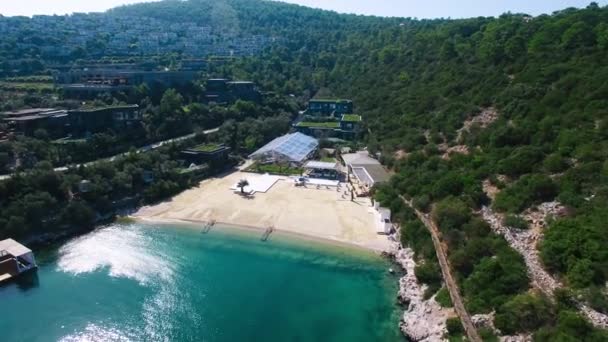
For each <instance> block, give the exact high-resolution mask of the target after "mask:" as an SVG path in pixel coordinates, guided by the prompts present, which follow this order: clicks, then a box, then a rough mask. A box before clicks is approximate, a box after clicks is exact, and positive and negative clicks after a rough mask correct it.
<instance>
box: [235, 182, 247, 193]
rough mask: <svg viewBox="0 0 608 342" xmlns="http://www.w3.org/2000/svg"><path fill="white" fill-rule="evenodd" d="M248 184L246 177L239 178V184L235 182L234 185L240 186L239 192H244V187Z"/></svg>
mask: <svg viewBox="0 0 608 342" xmlns="http://www.w3.org/2000/svg"><path fill="white" fill-rule="evenodd" d="M248 185H249V181H247V180H246V179H241V180H240V181H239V184H237V185H236V186H238V187H239V188H241V193H242V194H244V193H245V187H246V186H248Z"/></svg>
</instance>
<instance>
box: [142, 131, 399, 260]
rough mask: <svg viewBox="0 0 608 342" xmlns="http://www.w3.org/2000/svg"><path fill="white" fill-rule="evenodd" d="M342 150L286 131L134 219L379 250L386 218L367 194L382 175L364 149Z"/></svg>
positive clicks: (383, 246)
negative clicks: (236, 165) (230, 166)
mask: <svg viewBox="0 0 608 342" xmlns="http://www.w3.org/2000/svg"><path fill="white" fill-rule="evenodd" d="M349 150H350V149H348V148H344V149H343V150H337V149H320V148H319V141H318V140H317V139H316V138H313V137H311V136H308V135H305V134H303V133H300V132H295V133H290V134H286V135H284V136H281V137H278V138H276V139H274V140H272V141H271V142H269V143H268V144H266V145H265V146H263V147H262V148H260V149H259V150H257V151H255V152H254V153H252V154H250V155H249V158H248V160H247V161H246V162H245V163H244V164H243V165H241V166H240V167H239V168H238V170H234V171H230V172H228V173H225V174H222V175H219V176H216V177H214V178H211V179H207V180H204V181H202V182H201V183H200V184H199V185H198V186H197V187H195V188H193V189H190V190H187V191H185V192H183V193H181V194H180V195H178V196H176V197H174V198H173V199H172V200H170V201H167V202H163V203H161V204H158V205H154V206H149V207H144V208H142V209H141V210H139V211H138V212H137V213H136V214H135V215H134V216H135V217H136V218H139V219H144V220H151V221H164V222H176V221H178V222H189V223H195V224H200V225H201V227H204V226H205V225H208V224H209V223H214V224H216V223H217V224H218V226H220V225H222V224H224V225H228V226H233V227H242V228H251V229H260V230H261V231H265V232H269V230H270V231H272V230H277V231H281V232H286V233H291V234H296V235H299V236H302V237H309V238H313V239H314V238H316V239H324V240H330V241H334V242H340V243H347V244H352V245H357V246H360V247H364V248H367V249H372V250H376V251H386V250H388V249H389V246H390V240H389V239H390V238H389V235H390V234H391V233H392V231H393V229H394V228H393V225H392V223H391V221H390V216H391V213H390V210H389V209H386V208H381V207H379V206H378V205H377V203H376V204H375V205H374V203H373V200H372V199H371V198H370V191H371V189H372V187H373V186H374V185H376V184H379V183H383V182H386V181H387V180H388V179H389V174H388V173H387V171H386V170H385V169H384V168H383V167H382V166H381V165H380V162H379V161H378V160H377V159H375V158H373V156H370V155H369V154H368V152H367V151H364V150H363V151H358V152H354V153H350V151H349ZM343 152H344V153H343ZM321 155H323V157H322V158H321Z"/></svg>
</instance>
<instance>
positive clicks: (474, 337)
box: [399, 195, 482, 342]
mask: <svg viewBox="0 0 608 342" xmlns="http://www.w3.org/2000/svg"><path fill="white" fill-rule="evenodd" d="M399 197H400V198H401V200H402V201H403V203H405V204H406V205H408V206H409V207H410V208H412V209H413V210H414V212H415V213H416V216H418V219H420V221H422V223H423V224H424V225H425V226H426V228H427V229H428V231H429V232H430V233H431V237H432V239H433V245H434V246H435V253H436V254H437V259H438V260H439V266H440V267H441V274H442V275H443V279H444V281H445V285H446V287H447V289H448V292H449V293H450V298H451V299H452V303H453V304H454V310H455V311H456V314H458V316H459V317H460V321H461V322H462V326H463V328H464V331H465V333H466V335H467V337H468V339H469V341H472V342H481V341H482V339H481V337H480V336H479V333H478V332H477V329H476V328H475V325H474V324H473V320H471V316H470V315H469V313H468V311H467V310H466V308H465V307H464V301H463V300H462V296H461V295H460V289H459V288H458V283H456V281H455V280H454V277H453V276H452V270H451V268H450V263H449V262H448V257H447V246H444V244H443V243H442V242H441V232H440V231H439V227H437V224H436V223H435V222H434V221H433V220H432V219H431V218H430V217H429V216H428V215H427V214H424V213H423V212H421V211H420V210H418V209H416V208H414V206H413V205H412V202H411V201H408V200H406V199H405V197H403V196H401V195H400V196H399Z"/></svg>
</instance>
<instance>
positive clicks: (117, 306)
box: [0, 224, 402, 341]
mask: <svg viewBox="0 0 608 342" xmlns="http://www.w3.org/2000/svg"><path fill="white" fill-rule="evenodd" d="M260 235H261V233H260V232H243V231H232V230H231V231H226V230H225V229H221V228H216V229H214V230H212V231H211V232H210V233H208V234H202V233H201V232H200V231H198V230H196V229H191V228H186V227H181V226H172V227H168V226H166V225H164V226H161V225H150V224H145V225H144V224H127V225H113V226H110V227H107V228H103V229H99V230H97V231H95V232H93V233H91V234H88V235H86V236H83V237H80V238H77V239H74V240H71V241H69V242H67V243H66V244H64V245H62V246H60V247H59V248H56V249H50V250H47V251H40V252H38V261H39V264H40V269H39V270H38V272H37V277H35V279H32V281H31V282H27V281H22V282H20V283H13V284H10V285H5V286H3V287H0V307H1V308H2V309H3V312H5V314H4V315H3V318H2V319H1V320H0V332H1V334H2V335H1V337H0V340H2V341H400V340H402V339H401V337H400V335H399V331H398V327H397V323H398V320H399V309H398V308H397V307H396V306H395V303H394V302H395V301H394V298H395V294H396V292H397V279H396V278H395V277H393V276H390V275H388V274H387V271H386V270H387V268H388V267H390V265H389V264H388V262H387V261H385V260H383V259H381V258H380V257H378V256H376V255H373V254H371V253H368V252H366V251H360V250H355V249H349V248H344V247H337V246H330V245H324V244H321V243H318V242H310V241H304V240H294V239H293V238H289V237H283V236H280V235H276V234H273V236H271V239H270V241H268V242H265V243H264V242H261V241H260V240H259V237H260ZM6 313H10V314H6Z"/></svg>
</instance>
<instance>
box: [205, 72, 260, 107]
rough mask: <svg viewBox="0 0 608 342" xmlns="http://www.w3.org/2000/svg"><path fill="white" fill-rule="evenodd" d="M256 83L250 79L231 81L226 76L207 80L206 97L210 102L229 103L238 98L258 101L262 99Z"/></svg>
mask: <svg viewBox="0 0 608 342" xmlns="http://www.w3.org/2000/svg"><path fill="white" fill-rule="evenodd" d="M261 96H262V95H261V94H260V92H259V91H258V90H257V89H256V86H255V83H253V82H250V81H230V80H228V79H225V78H212V79H209V80H207V83H206V89H205V99H206V100H207V101H208V102H215V103H228V102H234V101H236V100H244V101H252V102H257V101H259V100H260V99H261Z"/></svg>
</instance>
